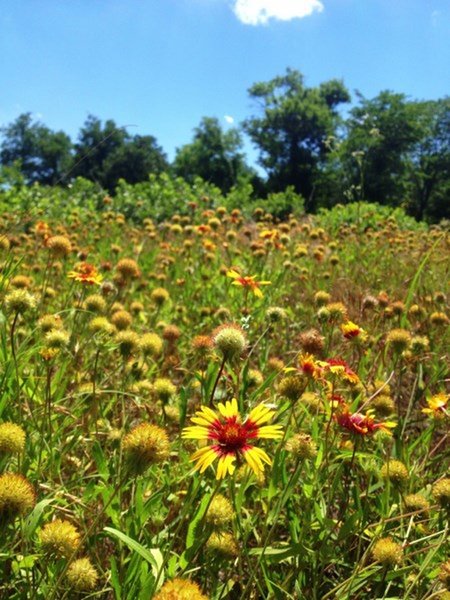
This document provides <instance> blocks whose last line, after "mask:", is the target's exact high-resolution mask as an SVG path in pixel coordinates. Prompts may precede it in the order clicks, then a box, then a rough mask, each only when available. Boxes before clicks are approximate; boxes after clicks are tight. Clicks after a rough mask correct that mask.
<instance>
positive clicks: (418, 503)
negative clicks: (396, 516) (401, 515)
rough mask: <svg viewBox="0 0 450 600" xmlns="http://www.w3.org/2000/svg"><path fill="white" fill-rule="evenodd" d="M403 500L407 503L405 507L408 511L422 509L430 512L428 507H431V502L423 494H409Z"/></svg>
mask: <svg viewBox="0 0 450 600" xmlns="http://www.w3.org/2000/svg"><path fill="white" fill-rule="evenodd" d="M403 501H404V503H405V508H406V509H407V510H408V511H416V510H421V511H423V512H428V509H429V508H430V503H429V502H428V500H427V499H426V498H424V497H423V496H422V494H408V495H407V496H405V497H404V498H403Z"/></svg>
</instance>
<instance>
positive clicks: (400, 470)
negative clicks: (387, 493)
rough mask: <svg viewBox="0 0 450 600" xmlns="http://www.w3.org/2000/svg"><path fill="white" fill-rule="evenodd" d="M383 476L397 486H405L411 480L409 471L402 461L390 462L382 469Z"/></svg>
mask: <svg viewBox="0 0 450 600" xmlns="http://www.w3.org/2000/svg"><path fill="white" fill-rule="evenodd" d="M381 476H382V477H383V479H388V480H389V481H390V482H391V483H393V484H394V485H397V486H399V487H400V486H402V485H404V484H405V483H406V482H407V481H408V479H409V473H408V469H407V468H406V465H405V464H404V463H402V462H401V461H400V460H389V461H387V462H386V463H385V464H384V465H383V466H382V467H381Z"/></svg>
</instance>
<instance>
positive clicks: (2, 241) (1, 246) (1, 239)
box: [0, 235, 11, 252]
mask: <svg viewBox="0 0 450 600" xmlns="http://www.w3.org/2000/svg"><path fill="white" fill-rule="evenodd" d="M10 247H11V244H10V241H9V239H8V238H7V237H6V235H0V250H4V251H6V252H7V251H8V250H9V249H10Z"/></svg>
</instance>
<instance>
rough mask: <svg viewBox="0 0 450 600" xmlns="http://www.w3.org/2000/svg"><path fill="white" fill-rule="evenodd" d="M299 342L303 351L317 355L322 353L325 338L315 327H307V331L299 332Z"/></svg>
mask: <svg viewBox="0 0 450 600" xmlns="http://www.w3.org/2000/svg"><path fill="white" fill-rule="evenodd" d="M299 343H300V346H301V348H302V350H303V351H304V352H306V353H307V354H314V355H315V356H317V355H320V354H322V351H323V349H324V346H325V338H324V337H323V336H322V335H321V334H320V332H319V331H317V329H308V331H304V332H303V333H301V334H300V336H299Z"/></svg>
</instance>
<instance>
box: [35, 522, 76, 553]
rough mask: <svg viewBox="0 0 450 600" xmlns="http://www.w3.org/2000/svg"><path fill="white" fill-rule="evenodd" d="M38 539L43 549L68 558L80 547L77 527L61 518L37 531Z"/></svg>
mask: <svg viewBox="0 0 450 600" xmlns="http://www.w3.org/2000/svg"><path fill="white" fill-rule="evenodd" d="M39 539H40V542H41V546H42V549H43V551H44V552H45V553H47V554H51V555H55V556H57V557H63V558H70V557H71V556H72V555H74V554H75V552H76V551H77V550H78V548H79V547H80V534H79V532H78V530H77V528H76V527H74V526H73V525H72V523H69V521H64V520H62V519H55V520H54V521H51V522H50V523H47V524H46V525H44V527H43V528H42V529H41V530H40V532H39Z"/></svg>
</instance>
